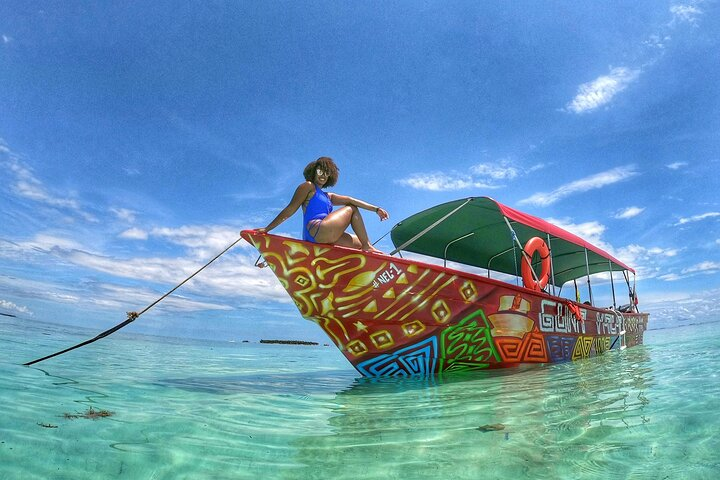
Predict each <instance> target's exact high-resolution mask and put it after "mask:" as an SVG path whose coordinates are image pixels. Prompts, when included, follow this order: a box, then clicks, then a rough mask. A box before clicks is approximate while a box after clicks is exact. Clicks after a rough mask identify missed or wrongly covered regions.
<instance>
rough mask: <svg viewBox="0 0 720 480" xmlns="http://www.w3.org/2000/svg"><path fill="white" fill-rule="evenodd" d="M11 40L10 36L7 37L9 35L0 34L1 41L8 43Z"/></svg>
mask: <svg viewBox="0 0 720 480" xmlns="http://www.w3.org/2000/svg"><path fill="white" fill-rule="evenodd" d="M12 40H13V39H12V37H9V36H7V35H5V34H3V36H2V41H3V43H5V44H8V43H10V42H12Z"/></svg>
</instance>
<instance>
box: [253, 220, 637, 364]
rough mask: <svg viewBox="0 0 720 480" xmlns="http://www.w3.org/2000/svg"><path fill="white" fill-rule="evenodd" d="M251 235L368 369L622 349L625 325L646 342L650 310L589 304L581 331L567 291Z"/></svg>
mask: <svg viewBox="0 0 720 480" xmlns="http://www.w3.org/2000/svg"><path fill="white" fill-rule="evenodd" d="M242 235H243V237H244V238H245V239H246V240H248V241H249V242H250V243H252V244H253V245H254V246H255V247H256V248H257V249H258V250H259V251H260V253H261V254H262V256H263V257H264V259H265V261H266V262H267V263H268V265H269V267H270V268H271V269H272V271H273V273H274V274H275V276H277V278H278V280H279V281H280V283H281V284H282V286H283V287H284V288H285V290H287V292H288V294H289V295H290V297H291V298H292V300H293V302H295V305H296V306H297V308H298V310H299V311H300V313H301V314H302V315H303V317H305V318H307V319H308V320H311V321H313V322H315V323H317V324H318V325H319V326H320V328H322V329H323V330H324V331H325V333H326V334H327V335H328V337H330V339H332V341H333V342H334V343H335V345H336V346H337V347H338V348H339V349H340V351H342V352H343V354H344V355H345V357H346V358H347V359H348V360H349V361H350V362H351V363H352V364H353V365H354V366H355V367H356V368H357V369H358V371H359V372H360V373H362V374H363V375H366V376H377V375H395V376H400V375H427V374H432V373H438V372H441V371H448V370H467V369H480V368H492V367H495V366H507V365H508V364H516V363H546V362H557V361H566V360H575V359H578V358H586V357H588V356H592V355H595V354H599V353H602V352H604V351H606V350H608V349H610V348H615V347H613V341H614V339H615V338H617V332H619V331H622V330H623V328H624V329H625V331H626V335H625V337H624V339H625V342H626V344H627V345H628V346H632V345H633V344H636V343H641V342H642V335H643V331H644V330H645V326H646V325H647V315H644V314H629V315H628V314H623V315H619V314H609V313H608V311H602V310H599V309H592V308H591V307H586V306H583V315H584V317H585V318H584V319H583V322H582V325H583V328H582V331H580V330H579V329H578V328H577V327H576V326H575V325H574V324H571V323H572V321H575V319H574V318H570V317H568V314H567V312H566V308H565V303H566V302H567V301H566V300H564V299H557V301H555V300H553V299H552V298H551V297H548V296H547V295H542V294H538V293H537V292H533V291H530V290H528V289H525V288H522V287H517V286H515V285H511V284H507V283H504V282H499V281H495V280H489V279H487V278H485V277H481V276H477V275H473V274H469V273H467V274H466V273H462V272H458V271H454V270H448V269H445V268H442V267H440V266H436V265H429V264H423V263H419V262H414V261H410V260H405V259H402V258H396V257H388V256H385V255H378V254H371V253H366V252H361V251H359V250H354V249H348V248H343V247H335V246H330V245H322V244H313V243H308V242H303V241H299V240H294V239H290V238H285V237H280V236H276V235H268V234H258V233H257V232H254V231H245V232H243V233H242ZM596 310H597V311H596ZM569 322H570V323H569ZM575 322H576V321H575ZM576 323H577V322H576ZM601 331H602V332H607V331H610V332H612V333H611V335H608V334H607V333H601ZM613 335H614V336H613ZM616 343H617V344H618V345H619V343H620V342H616Z"/></svg>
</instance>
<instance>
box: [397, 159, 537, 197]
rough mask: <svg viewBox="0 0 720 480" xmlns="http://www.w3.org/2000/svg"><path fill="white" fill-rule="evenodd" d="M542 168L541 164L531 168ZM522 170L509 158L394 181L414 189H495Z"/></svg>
mask: <svg viewBox="0 0 720 480" xmlns="http://www.w3.org/2000/svg"><path fill="white" fill-rule="evenodd" d="M539 168H543V166H542V165H539V166H536V167H533V169H539ZM523 173H524V172H523V171H521V170H520V169H519V168H518V167H516V166H514V165H513V164H512V162H511V161H510V160H506V159H504V160H499V161H497V162H495V163H478V164H476V165H473V166H471V167H470V168H469V170H468V173H461V172H455V171H451V172H448V173H445V172H426V173H413V174H412V175H410V176H409V177H407V178H404V179H401V180H396V181H395V183H398V184H400V185H404V186H406V187H410V188H414V189H416V190H429V191H432V192H447V191H454V190H464V189H468V188H476V189H497V188H502V187H503V185H501V184H499V183H497V182H500V181H503V180H514V179H515V178H517V177H518V176H520V175H521V174H523Z"/></svg>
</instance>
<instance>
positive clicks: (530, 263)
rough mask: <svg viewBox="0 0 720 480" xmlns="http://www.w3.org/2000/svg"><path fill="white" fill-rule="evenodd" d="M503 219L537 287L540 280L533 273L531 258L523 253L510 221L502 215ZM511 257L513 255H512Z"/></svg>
mask: <svg viewBox="0 0 720 480" xmlns="http://www.w3.org/2000/svg"><path fill="white" fill-rule="evenodd" d="M503 219H504V220H505V223H506V224H507V226H508V228H509V229H510V233H511V234H512V238H513V240H515V243H517V245H518V247H520V254H521V255H522V256H523V257H525V260H526V261H527V262H528V265H530V273H532V276H533V279H534V280H535V283H537V284H538V285H539V284H540V280H539V279H538V276H537V273H535V269H534V268H533V266H532V258H530V256H529V255H528V254H527V253H526V252H525V249H524V248H523V246H522V244H521V243H520V240H519V239H518V236H517V234H516V233H515V229H514V228H513V227H512V225H510V220H508V218H507V217H506V216H505V215H503ZM513 257H515V255H514V254H513ZM515 276H516V277H517V266H516V267H515Z"/></svg>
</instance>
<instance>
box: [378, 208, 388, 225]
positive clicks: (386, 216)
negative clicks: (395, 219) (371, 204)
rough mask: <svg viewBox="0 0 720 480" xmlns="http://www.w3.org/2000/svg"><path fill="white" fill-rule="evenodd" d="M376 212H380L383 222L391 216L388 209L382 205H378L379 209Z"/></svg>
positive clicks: (379, 215)
mask: <svg viewBox="0 0 720 480" xmlns="http://www.w3.org/2000/svg"><path fill="white" fill-rule="evenodd" d="M375 212H376V213H377V214H378V217H380V221H381V222H382V221H383V220H387V219H388V218H390V214H389V213H388V212H387V210H385V209H384V208H382V207H378V208H377V210H375Z"/></svg>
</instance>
